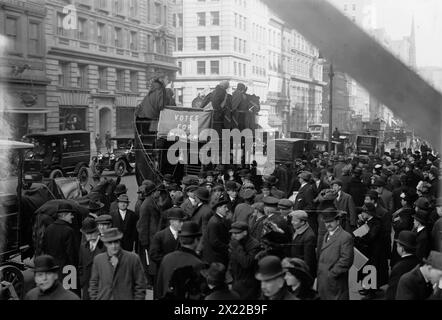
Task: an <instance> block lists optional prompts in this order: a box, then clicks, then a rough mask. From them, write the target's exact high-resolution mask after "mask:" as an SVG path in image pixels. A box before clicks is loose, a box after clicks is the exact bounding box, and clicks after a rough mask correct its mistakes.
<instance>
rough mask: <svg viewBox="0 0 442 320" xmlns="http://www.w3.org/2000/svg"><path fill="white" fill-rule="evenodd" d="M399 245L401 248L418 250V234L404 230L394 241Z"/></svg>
mask: <svg viewBox="0 0 442 320" xmlns="http://www.w3.org/2000/svg"><path fill="white" fill-rule="evenodd" d="M394 241H396V242H397V243H399V244H400V245H401V246H403V247H405V248H407V249H412V250H414V249H416V246H417V241H416V233H414V232H413V231H409V230H402V231H401V232H400V233H399V236H398V238H397V239H394Z"/></svg>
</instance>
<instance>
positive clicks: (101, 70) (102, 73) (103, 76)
mask: <svg viewBox="0 0 442 320" xmlns="http://www.w3.org/2000/svg"><path fill="white" fill-rule="evenodd" d="M98 88H99V89H101V90H107V68H106V67H98Z"/></svg>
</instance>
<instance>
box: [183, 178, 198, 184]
mask: <svg viewBox="0 0 442 320" xmlns="http://www.w3.org/2000/svg"><path fill="white" fill-rule="evenodd" d="M183 184H184V185H185V186H190V185H191V184H198V176H194V175H188V176H185V177H184V178H183Z"/></svg>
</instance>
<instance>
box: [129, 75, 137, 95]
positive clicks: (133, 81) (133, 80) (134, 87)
mask: <svg viewBox="0 0 442 320" xmlns="http://www.w3.org/2000/svg"><path fill="white" fill-rule="evenodd" d="M130 91H132V92H138V72H137V71H131V72H130Z"/></svg>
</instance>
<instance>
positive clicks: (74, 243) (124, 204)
mask: <svg viewBox="0 0 442 320" xmlns="http://www.w3.org/2000/svg"><path fill="white" fill-rule="evenodd" d="M439 162H440V159H439V158H438V157H437V156H435V155H433V153H432V151H431V150H429V149H428V148H427V149H424V150H421V151H415V152H412V151H411V150H405V149H404V150H402V152H393V151H392V152H391V153H385V154H384V155H383V156H377V157H362V156H361V157H358V156H354V155H351V156H344V155H338V156H331V155H329V154H328V153H323V154H319V155H317V156H315V157H311V158H310V160H307V157H306V158H305V159H295V160H294V161H293V163H285V164H284V163H280V164H278V165H277V167H276V169H275V171H274V172H273V174H272V175H268V176H266V175H264V176H262V175H260V174H259V172H257V169H256V166H253V165H252V166H247V165H246V166H242V167H237V166H228V165H218V166H215V167H213V168H211V170H207V171H201V172H200V174H199V175H198V176H193V175H188V176H185V177H183V178H182V180H181V181H176V180H175V179H174V177H173V176H172V175H169V174H165V175H164V176H163V181H162V183H159V184H155V183H154V182H153V181H150V180H145V181H144V182H143V183H142V185H141V186H140V187H139V189H138V199H137V202H136V204H135V210H134V211H131V210H129V209H128V204H129V198H128V195H127V188H126V186H125V185H123V184H119V185H118V186H117V187H116V188H115V190H114V192H113V196H114V199H115V200H114V201H113V202H112V203H110V205H109V206H105V205H104V204H103V203H100V202H98V201H92V200H91V201H89V203H88V204H87V206H86V207H87V209H88V211H89V214H88V216H87V217H86V218H84V219H83V221H82V227H81V233H82V236H81V242H80V241H78V239H76V238H78V237H77V235H76V233H75V231H74V229H73V228H72V226H71V223H72V220H73V215H74V208H73V207H72V206H69V205H68V204H62V205H60V206H59V208H58V210H57V211H58V212H57V217H58V219H57V220H56V221H55V222H53V223H51V224H50V225H49V226H47V228H46V229H45V231H44V236H43V239H42V246H41V248H42V249H41V255H39V256H38V257H36V258H35V259H34V268H35V270H34V271H35V282H36V285H37V287H36V288H34V289H32V290H31V291H29V292H28V293H27V294H26V298H27V299H52V300H54V299H79V298H81V299H85V300H87V299H92V300H98V299H103V300H109V299H140V300H141V299H145V298H146V290H147V289H148V288H151V289H153V295H154V299H177V298H180V299H196V300H198V299H207V300H212V299H214V300H217V299H232V300H252V299H268V300H280V299H281V300H298V299H300V300H316V299H323V300H348V299H349V298H350V288H349V272H350V268H351V267H352V266H353V265H354V264H355V255H356V254H359V252H360V253H362V255H364V256H366V257H367V258H368V262H367V263H366V264H367V265H371V266H373V267H374V268H375V270H376V271H375V272H376V277H375V279H376V281H375V283H371V285H370V286H369V287H363V288H362V289H361V290H360V291H359V293H360V294H361V295H362V296H363V297H364V298H363V299H390V300H394V299H400V300H402V299H403V300H407V299H408V300H422V299H441V297H442V295H441V290H442V251H441V249H442V240H441V239H442V233H441V232H442V198H440V197H438V195H439V190H438V188H439V169H438V168H439ZM94 178H95V180H96V183H99V180H100V177H98V176H97V177H94ZM355 249H358V250H355ZM355 252H357V253H355ZM67 265H73V266H75V267H77V269H78V272H79V283H78V284H79V288H80V289H81V290H71V291H66V290H65V289H64V288H63V287H62V286H61V284H60V279H61V276H63V275H62V273H61V270H62V269H63V267H65V266H67ZM363 277H364V274H362V272H361V270H359V271H357V278H358V280H359V281H360V280H361V279H362V278H363Z"/></svg>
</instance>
